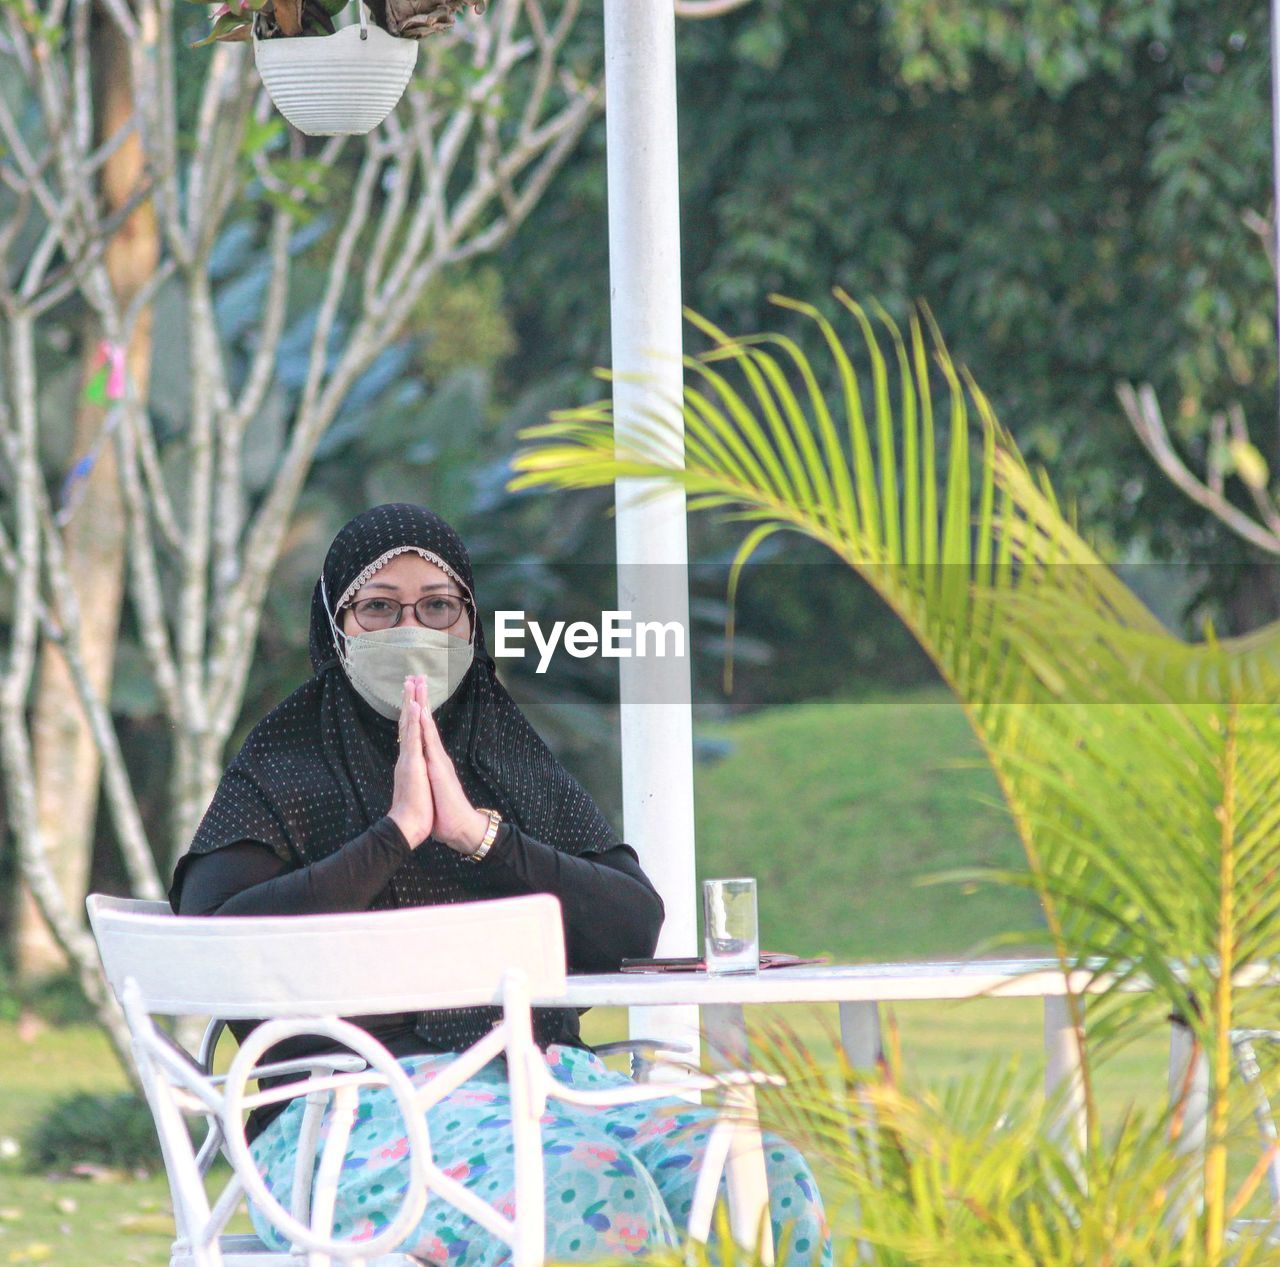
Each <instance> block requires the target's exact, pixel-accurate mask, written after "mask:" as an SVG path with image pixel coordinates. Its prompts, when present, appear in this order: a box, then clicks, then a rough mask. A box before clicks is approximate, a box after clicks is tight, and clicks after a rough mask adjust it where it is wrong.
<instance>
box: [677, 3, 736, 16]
mask: <svg viewBox="0 0 1280 1267" xmlns="http://www.w3.org/2000/svg"><path fill="white" fill-rule="evenodd" d="M750 3H751V0H675V4H676V17H678V18H722V17H724V16H725V14H727V13H732V12H733V11H734V10H735V9H741V8H744V7H745V6H746V5H749V4H750Z"/></svg>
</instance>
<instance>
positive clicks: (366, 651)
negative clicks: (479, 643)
mask: <svg viewBox="0 0 1280 1267" xmlns="http://www.w3.org/2000/svg"><path fill="white" fill-rule="evenodd" d="M335 633H336V635H337V637H336V640H337V643H338V647H339V654H340V655H342V664H343V668H345V669H346V671H347V677H348V678H350V679H351V685H352V686H353V687H355V689H356V691H357V693H358V694H359V695H360V697H361V698H362V699H363V700H364V701H365V703H367V704H368V705H369V706H370V707H371V708H375V709H377V711H378V712H380V713H381V714H382V715H383V717H389V718H391V719H392V720H393V721H394V720H395V719H396V718H398V717H399V716H400V701H401V700H402V699H403V697H404V680H405V678H407V677H414V676H423V677H425V678H426V679H427V699H428V700H430V702H431V711H432V712H433V713H434V712H435V711H436V709H438V708H439V707H440V706H441V705H442V704H443V703H444V702H445V700H447V699H448V698H449V697H450V696H451V695H452V694H453V693H454V691H456V690H457V689H458V687H459V686H461V685H462V679H463V678H464V677H466V675H467V670H468V669H469V668H470V667H471V661H472V658H473V656H474V649H473V647H472V645H471V643H470V642H468V641H466V640H465V639H463V638H455V637H453V635H452V634H447V633H445V632H444V630H443V629H420V628H418V627H417V626H414V625H410V626H408V627H404V626H402V627H399V628H396V629H378V630H375V631H373V632H372V633H361V634H353V635H351V636H348V635H346V634H343V633H338V632H337V631H335ZM344 643H345V645H346V653H345V654H342V651H341V648H342V646H343V644H344Z"/></svg>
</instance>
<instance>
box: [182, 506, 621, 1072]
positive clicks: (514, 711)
mask: <svg viewBox="0 0 1280 1267" xmlns="http://www.w3.org/2000/svg"><path fill="white" fill-rule="evenodd" d="M405 549H412V550H416V551H417V552H419V553H424V554H425V555H429V556H431V557H432V558H433V559H434V560H435V561H438V562H439V563H441V564H442V565H443V567H444V570H445V571H446V572H449V573H451V574H452V575H453V577H454V579H455V580H456V581H457V582H459V583H460V584H461V585H462V586H463V587H465V589H466V590H467V592H468V593H470V594H471V596H472V598H473V600H474V599H475V584H474V581H473V578H472V573H471V561H470V559H469V557H468V556H467V551H466V548H465V547H464V546H463V544H462V541H461V539H460V538H459V537H458V534H457V533H456V532H454V530H453V529H452V528H451V527H450V526H449V525H448V524H447V523H446V522H445V521H444V520H443V519H441V518H440V517H439V516H438V515H436V514H433V513H432V512H431V511H429V510H424V509H423V508H421V507H419V506H410V505H404V504H392V505H386V506H376V507H374V508H373V509H372V510H367V511H365V512H364V514H362V515H358V516H357V517H356V518H355V519H353V520H351V522H350V523H348V524H347V525H346V527H344V528H343V529H342V531H341V532H339V533H338V535H337V536H336V537H335V538H334V540H333V544H332V545H330V547H329V552H328V554H327V556H326V557H325V561H324V568H323V570H322V573H321V579H320V580H319V581H317V583H316V587H315V591H314V593H313V594H312V598H311V623H310V651H311V664H312V668H313V670H314V673H313V676H312V677H311V678H310V679H309V680H308V681H307V682H305V683H304V684H303V685H302V686H300V687H299V688H298V689H297V690H296V691H294V692H293V694H291V695H290V696H289V697H288V698H287V699H286V700H285V701H284V702H283V703H281V704H280V705H279V706H278V707H276V708H275V709H273V710H272V711H271V712H270V713H268V714H267V716H266V717H265V718H263V720H262V721H261V722H259V723H258V725H257V726H255V727H254V729H253V731H252V733H251V734H250V735H249V737H248V739H247V740H246V741H245V744H244V747H243V748H241V750H240V752H239V753H238V754H237V756H236V758H235V759H234V760H233V761H232V763H231V765H230V767H229V768H228V770H227V772H226V774H225V775H224V776H223V778H222V782H221V783H220V784H219V786H218V790H217V792H216V793H215V794H214V798H213V801H212V803H211V804H210V806H209V809H208V811H207V812H206V814H205V816H204V819H203V821H202V822H201V824H200V827H199V830H198V831H197V832H196V836H195V839H194V840H193V841H192V843H191V848H190V850H189V851H188V853H187V855H186V857H184V858H183V859H182V860H181V861H179V863H178V868H177V870H176V872H175V874H174V882H173V887H172V889H171V890H170V900H171V902H172V903H173V906H174V909H175V910H176V909H177V905H178V896H179V893H180V890H181V885H182V876H183V869H184V866H183V864H184V863H185V862H186V861H187V859H188V858H190V857H192V856H193V855H198V854H204V853H210V852H212V851H213V850H215V849H221V848H225V847H226V846H228V845H232V844H237V843H240V842H243V841H256V842H259V843H261V844H264V845H266V846H268V847H269V848H271V849H273V850H274V851H275V852H276V854H277V855H278V856H279V857H280V858H282V859H284V860H285V861H286V862H288V863H290V864H291V865H294V866H304V865H306V864H308V863H312V862H317V861H319V860H320V859H321V858H324V857H326V856H328V855H329V854H331V853H333V852H334V851H335V850H337V849H340V848H341V847H342V846H343V845H344V844H346V842H347V841H349V840H352V839H354V838H355V837H356V836H359V835H360V834H361V833H362V832H363V831H365V830H366V828H368V827H369V826H370V825H371V824H372V823H374V822H376V821H377V820H378V819H379V818H381V817H382V816H383V815H384V814H385V813H386V812H387V809H388V808H389V807H390V805H391V790H392V783H393V774H394V766H395V761H396V752H397V736H396V723H395V722H394V721H391V720H388V719H387V718H384V717H382V716H380V715H379V714H378V713H377V712H375V711H374V710H373V709H372V708H370V707H369V705H368V704H366V703H365V701H364V700H363V699H361V698H360V696H359V695H358V694H357V693H356V691H355V690H354V689H353V688H352V686H351V683H350V681H349V680H348V679H347V675H346V671H345V670H344V669H343V667H342V664H341V661H340V660H339V658H338V649H337V646H336V644H335V640H334V634H333V628H332V624H331V621H330V617H332V618H333V620H334V621H335V622H336V620H337V611H336V609H337V606H338V604H339V603H340V602H341V601H342V599H343V598H344V597H345V596H349V594H350V593H351V592H353V591H354V590H355V589H357V588H359V585H363V584H364V583H365V581H366V580H367V579H368V576H370V575H372V571H371V569H375V570H376V566H377V565H380V564H381V563H385V562H386V561H387V560H388V557H394V553H395V552H400V551H403V550H405ZM475 624H476V629H475V658H474V661H473V663H472V665H471V668H470V669H469V670H468V672H467V675H466V677H465V678H463V680H462V684H461V685H460V686H459V687H458V689H457V690H456V691H455V692H454V694H453V695H452V696H451V697H450V698H449V699H448V700H447V701H446V702H445V703H444V704H443V705H442V706H441V707H440V708H439V709H438V710H437V711H436V714H435V717H436V724H437V725H438V726H439V728H440V735H441V738H442V740H443V742H444V746H445V749H446V750H447V751H448V753H449V755H450V757H451V758H452V759H453V763H454V766H455V768H456V770H457V772H458V777H459V780H460V782H461V783H462V786H463V789H464V790H465V791H466V793H467V796H468V798H469V799H470V800H471V803H472V804H473V805H477V806H486V807H492V808H494V809H497V810H498V811H499V812H500V813H501V814H502V816H503V818H504V819H505V820H506V821H508V822H511V823H514V824H516V825H517V826H519V827H520V828H521V829H522V830H523V831H525V832H526V833H527V834H528V835H530V836H532V837H534V838H535V839H537V840H540V841H543V842H544V843H545V844H548V845H551V846H553V847H554V848H556V849H561V850H563V851H564V852H566V853H571V854H582V853H590V852H595V851H599V850H604V849H609V848H611V847H612V846H614V845H616V844H617V843H618V839H617V836H616V835H615V834H614V832H613V830H612V828H611V827H610V826H609V823H608V821H607V820H606V819H605V817H604V815H603V814H602V813H601V812H600V810H599V808H598V807H597V806H596V804H595V802H594V801H592V800H591V798H590V797H589V796H588V795H587V793H586V792H585V791H584V789H583V788H582V787H581V785H580V784H579V783H578V782H577V781H576V780H575V779H574V778H573V777H572V776H571V775H570V774H569V773H568V772H567V771H566V770H565V769H564V767H563V766H562V765H561V764H560V763H559V762H558V761H557V760H556V758H555V757H554V756H553V755H552V754H551V751H550V749H548V747H547V746H546V744H545V743H543V741H542V740H541V739H540V738H539V737H538V735H537V733H536V732H535V731H534V729H533V727H532V726H531V725H530V724H529V722H528V721H527V720H526V718H525V716H524V714H523V713H521V711H520V709H519V708H518V707H517V705H516V703H515V701H514V700H513V699H512V698H511V696H510V695H509V694H508V693H507V691H506V689H505V688H504V687H503V686H502V685H501V684H500V683H499V681H498V679H497V675H496V673H495V669H494V662H493V659H492V658H491V657H490V655H489V653H488V650H487V649H486V646H485V640H484V629H483V628H482V626H481V622H480V621H479V620H476V621H475ZM485 896H487V894H486V892H485V880H484V869H483V868H482V867H476V866H473V865H472V864H470V863H467V862H465V861H463V859H462V857H461V855H460V854H457V853H455V852H454V851H453V850H452V849H449V848H447V847H446V846H444V845H438V844H435V843H433V842H431V841H427V842H426V843H424V844H423V845H422V846H421V847H420V848H418V849H416V850H415V851H414V853H413V855H412V856H411V858H410V859H409V860H408V861H407V862H406V863H405V864H404V866H402V867H401V868H400V870H399V871H398V872H397V873H396V874H395V876H394V877H393V878H392V880H391V882H390V884H388V886H387V887H386V889H384V890H383V892H382V894H381V895H380V896H379V898H378V899H377V900H376V901H375V903H374V907H375V908H391V907H403V906H428V905H433V904H435V903H439V902H464V901H469V900H474V899H479V898H483V897H485ZM539 1011H540V1013H541V1014H540V1015H538V1016H536V1017H535V1032H536V1034H537V1036H538V1038H539V1040H540V1041H542V1042H543V1043H544V1044H545V1042H547V1041H550V1040H551V1038H552V1037H553V1036H554V1035H555V1034H557V1033H559V1032H560V1028H561V1023H562V1021H561V1018H560V1017H559V1016H558V1014H556V1013H555V1012H554V1010H552V1009H539ZM497 1016H498V1012H497V1010H496V1009H494V1008H460V1009H456V1010H454V1011H450V1012H433V1013H430V1014H426V1015H424V1016H423V1017H421V1018H419V1022H418V1033H419V1035H420V1036H421V1037H422V1038H423V1039H424V1040H425V1041H426V1042H427V1043H428V1044H429V1045H430V1046H431V1047H433V1048H435V1049H438V1050H444V1051H457V1050H460V1049H461V1048H463V1047H466V1046H468V1045H469V1044H470V1043H472V1042H474V1041H475V1040H476V1039H477V1038H479V1037H481V1036H482V1035H483V1034H484V1033H485V1032H486V1031H487V1030H488V1029H489V1028H490V1026H491V1025H492V1023H493V1021H494V1020H495V1019H496V1018H497Z"/></svg>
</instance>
